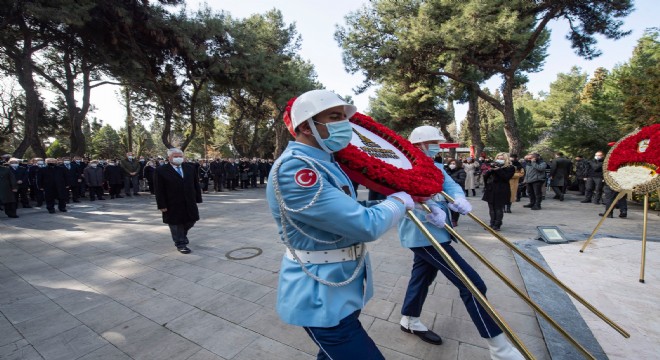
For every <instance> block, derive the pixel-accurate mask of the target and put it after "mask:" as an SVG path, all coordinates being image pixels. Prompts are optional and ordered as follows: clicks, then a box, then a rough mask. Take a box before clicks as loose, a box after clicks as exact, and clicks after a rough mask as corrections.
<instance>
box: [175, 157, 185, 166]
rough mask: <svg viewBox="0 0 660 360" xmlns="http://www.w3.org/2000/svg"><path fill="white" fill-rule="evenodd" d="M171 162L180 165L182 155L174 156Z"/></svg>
mask: <svg viewBox="0 0 660 360" xmlns="http://www.w3.org/2000/svg"><path fill="white" fill-rule="evenodd" d="M172 164H174V165H181V164H183V158H182V157H175V158H172Z"/></svg>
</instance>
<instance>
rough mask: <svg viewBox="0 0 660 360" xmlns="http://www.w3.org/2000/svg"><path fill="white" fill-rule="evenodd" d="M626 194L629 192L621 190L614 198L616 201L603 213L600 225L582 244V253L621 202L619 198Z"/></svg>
mask: <svg viewBox="0 0 660 360" xmlns="http://www.w3.org/2000/svg"><path fill="white" fill-rule="evenodd" d="M626 194H627V193H626V192H623V191H621V192H619V194H618V195H617V196H616V198H614V201H612V203H611V204H610V207H608V208H607V210H606V211H605V214H603V217H602V218H601V219H600V221H599V222H598V225H596V228H595V229H594V231H592V232H591V235H589V238H588V239H587V241H585V242H584V245H582V248H581V249H580V252H581V253H583V252H584V249H586V248H587V246H589V243H590V242H591V240H593V238H594V236H595V235H596V232H597V231H598V229H599V228H600V226H601V225H603V222H604V221H605V219H606V218H607V217H608V216H609V215H610V213H611V212H612V211H614V206H616V204H617V203H618V202H619V200H621V198H622V197H624V196H626Z"/></svg>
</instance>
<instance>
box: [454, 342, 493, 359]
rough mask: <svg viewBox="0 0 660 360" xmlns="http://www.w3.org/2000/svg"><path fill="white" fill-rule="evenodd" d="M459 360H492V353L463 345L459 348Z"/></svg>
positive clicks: (481, 348) (480, 348)
mask: <svg viewBox="0 0 660 360" xmlns="http://www.w3.org/2000/svg"><path fill="white" fill-rule="evenodd" d="M458 360H490V353H489V352H488V349H486V348H483V347H477V346H474V345H470V344H467V343H461V345H460V346H459V348H458Z"/></svg>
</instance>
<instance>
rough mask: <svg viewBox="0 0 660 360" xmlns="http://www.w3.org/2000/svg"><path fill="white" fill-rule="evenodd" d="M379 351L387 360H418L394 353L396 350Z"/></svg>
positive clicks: (381, 348)
mask: <svg viewBox="0 0 660 360" xmlns="http://www.w3.org/2000/svg"><path fill="white" fill-rule="evenodd" d="M379 350H380V352H381V353H382V354H383V356H384V357H385V359H387V360H416V359H417V358H415V357H412V356H410V355H406V354H403V353H400V352H398V351H394V350H391V349H388V348H384V347H380V348H379ZM434 359H435V358H434ZM452 360H454V359H452Z"/></svg>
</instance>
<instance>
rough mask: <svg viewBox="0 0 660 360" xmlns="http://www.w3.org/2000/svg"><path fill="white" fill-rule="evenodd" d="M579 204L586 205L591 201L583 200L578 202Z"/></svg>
mask: <svg viewBox="0 0 660 360" xmlns="http://www.w3.org/2000/svg"><path fill="white" fill-rule="evenodd" d="M580 202H581V203H583V204H588V203H590V202H591V200H586V199H585V200H582V201H580Z"/></svg>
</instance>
